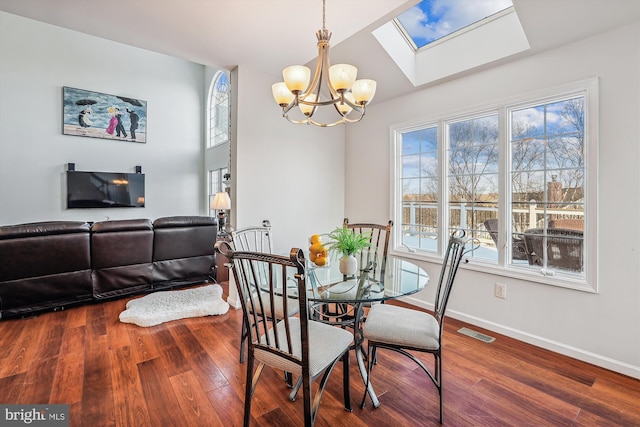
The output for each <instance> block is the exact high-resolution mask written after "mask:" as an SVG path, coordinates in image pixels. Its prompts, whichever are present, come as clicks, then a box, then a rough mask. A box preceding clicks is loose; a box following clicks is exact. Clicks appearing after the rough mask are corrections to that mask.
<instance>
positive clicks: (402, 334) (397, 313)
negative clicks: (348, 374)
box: [363, 304, 440, 350]
mask: <svg viewBox="0 0 640 427" xmlns="http://www.w3.org/2000/svg"><path fill="white" fill-rule="evenodd" d="M363 333H364V337H365V338H367V339H369V340H372V341H377V342H382V343H388V344H392V345H398V346H405V347H415V348H418V349H424V350H437V349H438V347H439V340H438V337H439V335H440V326H439V325H438V321H437V320H436V319H435V317H433V316H432V315H430V314H429V313H425V312H422V311H417V310H411V309H408V308H403V307H398V306H394V305H390V304H376V305H374V306H373V307H371V310H369V314H368V315H367V320H366V321H365V322H364V328H363Z"/></svg>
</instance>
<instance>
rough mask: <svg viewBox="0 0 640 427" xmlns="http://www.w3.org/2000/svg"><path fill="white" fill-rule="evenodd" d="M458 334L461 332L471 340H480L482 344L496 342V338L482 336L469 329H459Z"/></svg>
mask: <svg viewBox="0 0 640 427" xmlns="http://www.w3.org/2000/svg"><path fill="white" fill-rule="evenodd" d="M458 332H460V333H461V334H463V335H467V336H470V337H471V338H475V339H477V340H480V341H482V342H486V343H487V344H488V343H492V342H494V341H495V340H496V339H495V338H494V337H490V336H489V335H485V334H481V333H480V332H476V331H472V330H471V329H469V328H460V329H458Z"/></svg>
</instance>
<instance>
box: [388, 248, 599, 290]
mask: <svg viewBox="0 0 640 427" xmlns="http://www.w3.org/2000/svg"><path fill="white" fill-rule="evenodd" d="M391 252H392V253H393V254H394V255H397V256H402V257H405V258H409V259H412V260H415V261H422V262H428V263H434V264H438V265H440V264H442V258H441V257H439V256H438V255H437V254H433V253H427V252H419V251H415V252H411V251H409V250H407V249H405V248H396V249H393V250H392V251H391ZM460 268H461V269H464V270H469V271H477V272H480V273H486V274H492V275H495V276H501V277H509V278H512V279H518V280H523V281H527V282H533V283H540V284H543V285H551V286H557V287H561V288H567V289H573V290H576V291H582V292H589V293H598V291H597V286H596V284H595V283H590V282H589V281H588V280H586V279H585V277H583V276H581V275H580V276H578V275H572V274H570V273H561V272H558V273H556V274H555V275H549V276H545V275H544V274H543V273H542V271H541V269H540V268H535V269H534V268H530V267H528V266H527V267H518V266H511V265H510V266H506V267H502V266H499V265H496V264H491V263H488V262H482V261H480V260H477V259H469V260H467V259H463V261H462V263H461V264H460Z"/></svg>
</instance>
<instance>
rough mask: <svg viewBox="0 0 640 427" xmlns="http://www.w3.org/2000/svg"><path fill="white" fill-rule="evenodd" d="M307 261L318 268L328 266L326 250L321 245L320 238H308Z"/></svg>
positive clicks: (317, 235)
mask: <svg viewBox="0 0 640 427" xmlns="http://www.w3.org/2000/svg"><path fill="white" fill-rule="evenodd" d="M309 244H310V246H309V260H310V261H311V262H313V263H314V264H315V265H317V266H318V267H324V266H326V265H329V256H328V251H327V248H325V246H324V244H322V236H320V235H319V234H314V235H313V236H311V238H309Z"/></svg>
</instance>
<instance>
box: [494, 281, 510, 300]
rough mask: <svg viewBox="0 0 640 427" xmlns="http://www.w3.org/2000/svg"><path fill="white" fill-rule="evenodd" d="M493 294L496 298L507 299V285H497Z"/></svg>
mask: <svg viewBox="0 0 640 427" xmlns="http://www.w3.org/2000/svg"><path fill="white" fill-rule="evenodd" d="M493 294H494V295H495V296H496V298H502V299H507V285H505V284H503V283H496V286H495V288H494V290H493Z"/></svg>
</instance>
